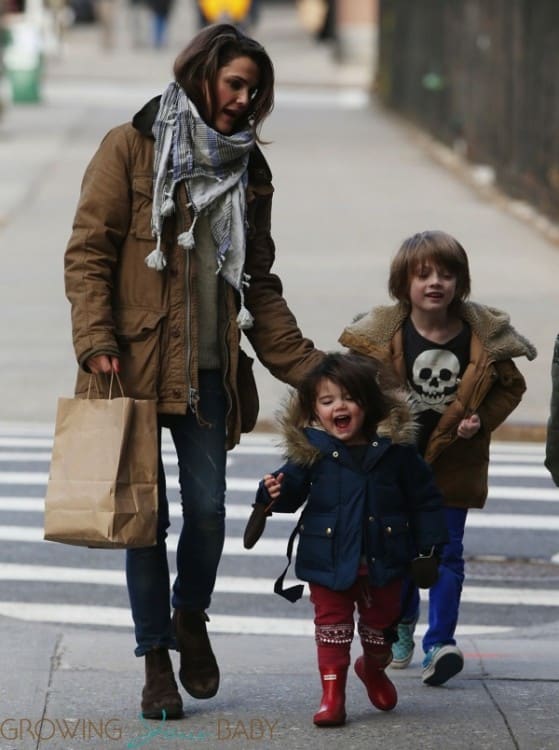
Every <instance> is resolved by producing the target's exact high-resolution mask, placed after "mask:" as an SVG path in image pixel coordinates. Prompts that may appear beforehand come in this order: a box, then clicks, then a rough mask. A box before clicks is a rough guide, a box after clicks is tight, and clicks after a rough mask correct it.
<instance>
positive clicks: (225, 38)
mask: <svg viewBox="0 0 559 750" xmlns="http://www.w3.org/2000/svg"><path fill="white" fill-rule="evenodd" d="M237 57H249V58H250V59H251V60H252V61H253V62H254V63H255V64H256V65H257V66H258V70H259V73H260V78H259V82H258V88H257V90H256V91H255V93H254V96H253V97H252V99H251V100H250V105H249V108H248V110H247V112H246V114H245V115H244V117H243V118H242V120H240V121H239V128H243V127H245V126H246V125H247V124H249V125H250V126H251V127H252V129H253V131H254V134H255V136H256V139H257V140H259V139H258V130H259V126H260V125H261V124H262V122H263V120H264V119H265V118H266V117H267V116H268V115H269V114H270V112H271V111H272V109H273V106H274V66H273V64H272V61H271V60H270V57H269V56H268V53H267V52H266V50H265V49H264V47H263V46H262V45H261V44H259V43H258V42H257V41H255V40H254V39H251V38H250V37H248V36H246V35H245V34H243V32H242V31H240V30H239V29H237V28H236V27H235V26H231V25H230V24H227V23H221V24H215V25H213V26H207V27H206V28H204V29H202V31H200V32H199V33H198V34H196V36H195V37H194V38H193V39H192V41H191V42H190V43H189V44H188V45H187V46H186V47H185V48H184V49H183V51H182V52H181V53H180V54H179V55H178V57H177V59H176V60H175V64H174V65H173V73H174V75H175V80H176V81H177V83H178V84H180V86H181V87H182V88H183V89H184V91H185V92H186V95H187V96H188V97H189V99H192V101H193V102H194V104H195V105H196V108H197V109H198V111H199V112H200V114H201V115H202V117H203V118H204V120H206V122H210V120H211V116H212V112H211V111H208V106H207V103H206V91H208V92H209V97H210V104H211V109H212V110H214V109H215V106H216V104H215V89H216V81H217V73H218V71H219V69H220V68H222V67H223V66H224V65H228V64H229V63H230V62H231V61H232V60H235V59H236V58H237Z"/></svg>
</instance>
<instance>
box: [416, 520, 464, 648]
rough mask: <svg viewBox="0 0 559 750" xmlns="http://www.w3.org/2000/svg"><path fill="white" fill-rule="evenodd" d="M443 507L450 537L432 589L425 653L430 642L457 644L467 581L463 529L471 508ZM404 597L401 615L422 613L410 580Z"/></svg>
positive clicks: (424, 639) (424, 641)
mask: <svg viewBox="0 0 559 750" xmlns="http://www.w3.org/2000/svg"><path fill="white" fill-rule="evenodd" d="M444 511H445V517H446V523H447V526H448V535H449V541H448V544H445V546H444V547H443V550H442V555H441V563H440V566H439V580H438V581H437V583H436V584H435V585H434V586H432V587H431V588H430V589H429V625H428V628H427V631H426V633H425V635H424V636H423V650H424V652H425V653H427V651H429V649H430V648H431V646H435V645H438V644H443V645H446V644H449V645H455V644H456V641H455V639H454V632H455V630H456V625H457V623H458V610H459V609H460V596H461V594H462V584H463V583H464V529H465V526H466V517H467V515H468V511H467V510H465V509H462V508H445V509H444ZM410 596H411V598H409V597H410ZM402 597H403V601H407V602H408V604H407V606H406V609H405V611H404V614H403V616H402V619H403V620H414V619H416V618H417V617H418V615H419V589H418V588H417V586H415V585H414V584H413V583H412V582H411V581H408V584H407V587H404V591H403V593H402Z"/></svg>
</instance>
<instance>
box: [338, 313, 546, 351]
mask: <svg viewBox="0 0 559 750" xmlns="http://www.w3.org/2000/svg"><path fill="white" fill-rule="evenodd" d="M408 315H409V308H408V306H407V305H404V304H402V303H398V304H396V305H386V306H381V307H375V308H373V309H372V310H371V311H370V312H368V313H365V314H364V315H362V316H358V317H357V318H356V320H355V322H354V323H352V325H350V326H348V327H347V328H345V329H344V331H343V333H342V335H341V336H340V338H339V342H340V344H342V346H346V347H348V348H349V349H355V350H356V351H363V348H364V347H365V349H366V351H368V352H371V353H372V352H374V351H375V350H376V349H385V348H386V347H387V346H388V345H389V343H390V341H391V340H392V338H393V337H394V334H395V333H396V331H397V330H398V329H399V328H401V327H402V324H403V322H404V320H405V319H406V318H407V317H408ZM458 315H459V317H460V318H462V320H464V321H465V322H466V323H468V324H469V326H470V327H471V329H472V331H473V333H475V335H476V336H477V337H478V338H479V340H480V341H481V343H482V345H483V347H484V349H485V350H486V351H487V353H488V355H489V357H490V359H492V360H493V361H495V362H500V361H503V360H505V359H512V358H514V357H526V358H527V359H528V360H530V361H531V360H533V359H535V358H536V355H537V351H536V348H535V347H534V345H533V344H532V343H530V341H528V339H526V338H525V337H524V336H522V335H521V334H520V333H518V331H516V330H515V328H513V326H512V325H511V323H510V316H509V315H508V314H507V313H506V312H503V311H502V310H498V309H497V308H495V307H487V306H486V305H481V304H479V303H477V302H462V303H461V304H460V307H459V308H458Z"/></svg>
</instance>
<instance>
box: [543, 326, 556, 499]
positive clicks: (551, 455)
mask: <svg viewBox="0 0 559 750" xmlns="http://www.w3.org/2000/svg"><path fill="white" fill-rule="evenodd" d="M545 465H546V467H547V468H548V469H549V471H550V473H551V476H552V478H553V481H554V482H555V484H556V485H557V486H558V487H559V336H557V338H556V339H555V346H554V348H553V361H552V363H551V408H550V414H549V420H548V422H547V435H546V442H545Z"/></svg>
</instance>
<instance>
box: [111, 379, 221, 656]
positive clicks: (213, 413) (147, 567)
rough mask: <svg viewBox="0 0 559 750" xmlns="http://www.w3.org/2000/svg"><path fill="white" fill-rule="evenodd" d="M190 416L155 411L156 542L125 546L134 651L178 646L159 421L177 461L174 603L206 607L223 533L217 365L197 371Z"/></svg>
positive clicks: (140, 652) (191, 607)
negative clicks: (178, 520)
mask: <svg viewBox="0 0 559 750" xmlns="http://www.w3.org/2000/svg"><path fill="white" fill-rule="evenodd" d="M199 386H200V401H199V404H198V412H199V415H200V417H201V419H200V421H201V422H208V423H210V426H201V425H200V424H199V423H198V420H197V418H196V415H195V414H193V413H192V412H191V411H189V412H188V413H187V414H186V415H164V416H163V417H161V418H160V420H159V421H160V429H159V435H160V438H159V440H160V446H159V450H160V458H159V512H158V528H157V544H156V545H155V546H154V547H142V548H139V549H129V550H127V551H126V580H127V584H128V595H129V597H130V606H131V608H132V618H133V620H134V627H135V633H136V642H137V644H138V645H137V648H136V651H135V653H136V656H143V655H144V654H145V653H146V651H149V650H150V649H152V648H159V647H163V648H176V643H175V637H174V633H173V630H172V627H171V619H170V602H169V598H170V597H169V589H170V581H169V566H168V562H167V545H166V541H165V540H166V537H167V529H168V528H169V525H170V522H169V502H168V499H167V492H166V482H165V472H164V469H163V462H162V460H161V427H162V426H164V427H167V428H168V429H169V430H170V432H171V436H172V438H173V442H174V444H175V449H176V452H177V458H178V465H179V484H180V494H181V504H182V529H181V532H180V536H179V540H178V546H177V577H176V579H175V582H174V584H173V596H172V606H173V608H174V609H182V610H190V611H193V610H205V609H207V608H208V607H209V605H210V599H211V594H212V592H213V589H214V586H215V579H216V575H217V566H218V564H219V560H220V558H221V553H222V550H223V542H224V539H225V464H226V451H225V413H226V395H225V391H224V388H223V383H222V375H221V372H220V371H217V370H207V371H200V384H199Z"/></svg>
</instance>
